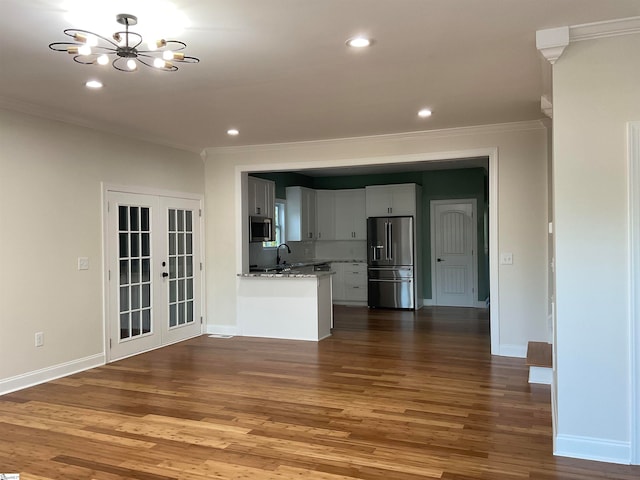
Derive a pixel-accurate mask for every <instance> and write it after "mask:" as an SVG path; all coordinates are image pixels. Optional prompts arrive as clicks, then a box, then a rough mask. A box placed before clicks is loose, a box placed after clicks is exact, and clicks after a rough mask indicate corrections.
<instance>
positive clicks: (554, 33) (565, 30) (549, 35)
mask: <svg viewBox="0 0 640 480" xmlns="http://www.w3.org/2000/svg"><path fill="white" fill-rule="evenodd" d="M567 45H569V27H558V28H547V29H545V30H538V31H537V32H536V48H537V49H538V51H539V52H540V53H541V54H542V56H543V57H544V58H546V59H547V61H548V62H549V63H550V64H551V65H553V64H554V63H556V60H558V58H560V56H561V55H562V53H563V52H564V49H565V48H567Z"/></svg>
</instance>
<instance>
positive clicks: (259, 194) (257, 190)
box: [247, 176, 276, 218]
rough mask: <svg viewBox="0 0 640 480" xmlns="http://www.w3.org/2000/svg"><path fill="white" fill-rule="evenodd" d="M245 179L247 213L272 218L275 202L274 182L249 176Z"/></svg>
mask: <svg viewBox="0 0 640 480" xmlns="http://www.w3.org/2000/svg"><path fill="white" fill-rule="evenodd" d="M247 180H248V184H247V185H248V188H247V190H248V194H249V195H248V197H249V198H248V209H249V215H257V216H260V217H267V218H273V215H274V214H275V202H276V195H275V194H276V184H275V182H273V181H271V180H265V179H263V178H257V177H251V176H249V177H248V179H247Z"/></svg>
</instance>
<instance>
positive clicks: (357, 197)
mask: <svg viewBox="0 0 640 480" xmlns="http://www.w3.org/2000/svg"><path fill="white" fill-rule="evenodd" d="M334 193H335V232H336V234H335V239H336V240H366V239H367V214H366V200H365V198H366V196H365V190H364V188H359V189H353V190H335V192H334Z"/></svg>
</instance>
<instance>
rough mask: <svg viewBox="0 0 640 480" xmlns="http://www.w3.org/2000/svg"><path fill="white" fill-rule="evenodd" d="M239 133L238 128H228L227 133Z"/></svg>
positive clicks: (232, 134)
mask: <svg viewBox="0 0 640 480" xmlns="http://www.w3.org/2000/svg"><path fill="white" fill-rule="evenodd" d="M239 133H240V131H239V130H238V129H237V128H230V129H229V130H227V135H230V136H232V137H235V136H236V135H238V134H239Z"/></svg>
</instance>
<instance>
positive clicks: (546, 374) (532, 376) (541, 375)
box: [529, 365, 553, 385]
mask: <svg viewBox="0 0 640 480" xmlns="http://www.w3.org/2000/svg"><path fill="white" fill-rule="evenodd" d="M552 380H553V369H551V368H549V367H536V366H535V365H531V366H530V367H529V383H539V384H542V385H551V381H552Z"/></svg>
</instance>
